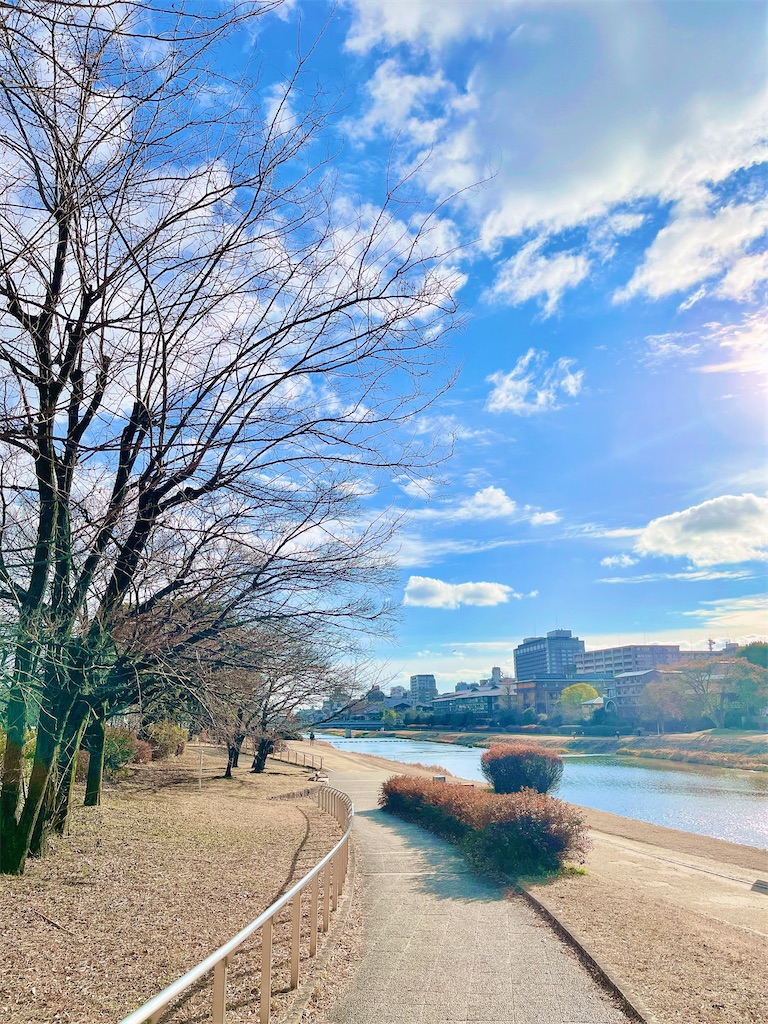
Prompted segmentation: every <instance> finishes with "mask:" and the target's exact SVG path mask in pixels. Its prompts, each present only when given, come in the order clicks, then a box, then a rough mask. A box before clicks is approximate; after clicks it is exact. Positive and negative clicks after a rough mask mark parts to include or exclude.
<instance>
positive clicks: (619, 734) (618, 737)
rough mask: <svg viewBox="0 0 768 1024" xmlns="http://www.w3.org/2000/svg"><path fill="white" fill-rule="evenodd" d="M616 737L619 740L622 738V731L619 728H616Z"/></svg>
mask: <svg viewBox="0 0 768 1024" xmlns="http://www.w3.org/2000/svg"><path fill="white" fill-rule="evenodd" d="M616 739H617V740H618V739H621V733H620V732H619V730H618V729H617V730H616Z"/></svg>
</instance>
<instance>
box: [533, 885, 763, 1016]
mask: <svg viewBox="0 0 768 1024" xmlns="http://www.w3.org/2000/svg"><path fill="white" fill-rule="evenodd" d="M702 884H705V881H703V882H702ZM535 891H537V894H540V895H542V896H545V897H546V899H547V900H548V904H549V905H551V906H552V909H553V911H555V912H556V913H557V916H558V917H559V919H560V920H561V921H562V922H563V923H564V924H565V925H566V926H568V925H572V926H573V927H574V928H575V929H576V930H577V931H578V932H579V934H580V935H582V936H583V937H584V938H585V939H587V940H588V943H589V947H590V950H591V951H592V952H593V953H594V954H596V955H597V959H598V960H599V961H600V962H601V963H602V964H605V965H606V966H608V967H609V968H610V969H611V970H612V971H613V972H615V973H616V974H617V975H618V976H619V977H622V978H624V979H625V980H626V982H627V983H628V984H629V986H630V987H631V989H632V990H633V991H634V992H636V993H637V994H638V995H639V996H640V997H641V999H642V1000H643V1001H644V1002H645V1004H646V1006H648V1007H649V1008H650V1010H651V1011H652V1012H653V1013H654V1014H655V1015H656V1017H657V1019H658V1020H659V1021H660V1022H662V1024H760V1022H761V1021H764V1020H765V1017H764V1012H765V1006H766V1000H767V999H768V991H766V978H765V954H764V951H763V950H762V949H761V948H760V943H759V942H758V941H756V937H755V935H754V934H753V933H750V932H747V931H745V930H743V929H740V928H738V927H735V926H729V925H727V924H724V923H723V922H721V921H714V920H711V919H709V918H707V917H706V916H704V915H702V914H696V913H695V912H692V911H688V912H686V911H684V910H682V909H681V908H680V907H679V906H678V905H676V904H675V903H674V902H672V901H670V900H668V899H665V898H664V896H663V895H660V894H659V893H658V892H656V891H654V890H649V888H648V887H647V885H643V884H642V883H641V882H635V881H633V879H632V878H631V877H626V878H625V879H624V880H623V882H621V883H619V884H617V883H615V882H614V883H613V884H611V885H610V886H608V885H606V884H605V880H604V879H602V878H600V877H599V876H598V875H597V874H594V873H592V872H590V871H589V870H588V872H587V875H586V876H585V877H579V878H566V879H561V880H559V881H557V882H555V883H554V884H552V885H550V886H548V887H547V888H545V889H543V890H540V891H539V890H535ZM619 922H620V924H619Z"/></svg>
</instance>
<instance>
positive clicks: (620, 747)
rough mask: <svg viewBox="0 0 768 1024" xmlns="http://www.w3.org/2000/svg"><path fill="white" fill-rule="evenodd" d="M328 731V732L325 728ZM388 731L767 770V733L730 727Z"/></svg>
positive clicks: (469, 743)
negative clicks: (566, 732)
mask: <svg viewBox="0 0 768 1024" xmlns="http://www.w3.org/2000/svg"><path fill="white" fill-rule="evenodd" d="M329 731H330V730H329ZM360 735H361V736H362V735H379V736H382V735H385V736H386V735H389V736H394V737H397V738H398V739H419V740H429V741H430V742H432V743H456V744H459V745H460V746H465V747H490V746H491V745H492V744H494V743H510V742H518V741H521V740H522V741H525V739H526V738H527V739H528V741H529V742H531V741H534V742H535V743H536V745H537V746H541V747H544V748H546V749H547V750H549V751H552V752H555V753H558V754H560V755H563V754H606V755H610V754H617V755H621V756H622V757H630V756H638V757H649V758H658V759H660V760H665V761H680V762H687V763H689V764H706V765H710V766H712V767H716V768H718V767H719V768H742V769H746V770H749V771H766V770H768V734H767V733H764V732H758V731H755V730H750V731H738V732H737V731H736V730H733V729H707V730H702V731H700V732H693V733H667V734H661V735H657V734H655V733H654V734H652V735H649V736H632V735H620V736H619V737H618V738H617V737H616V736H563V735H560V734H559V733H556V734H552V733H550V734H547V733H544V732H540V731H537V732H535V733H532V732H528V733H523V734H520V733H502V732H497V731H490V730H489V731H488V732H480V731H477V730H475V731H472V732H437V731H433V730H424V729H420V730H405V729H401V730H398V731H396V732H391V733H386V732H382V733H376V734H364V733H360Z"/></svg>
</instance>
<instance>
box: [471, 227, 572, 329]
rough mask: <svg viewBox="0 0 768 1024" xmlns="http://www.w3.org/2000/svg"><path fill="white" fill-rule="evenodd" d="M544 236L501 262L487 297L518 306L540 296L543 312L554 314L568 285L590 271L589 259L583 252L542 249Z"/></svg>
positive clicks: (549, 314)
mask: <svg viewBox="0 0 768 1024" xmlns="http://www.w3.org/2000/svg"><path fill="white" fill-rule="evenodd" d="M542 244H543V239H536V240H534V241H533V242H529V243H528V244H527V245H524V246H523V248H522V249H520V250H519V251H518V252H517V253H516V254H515V255H514V256H513V257H511V258H510V259H508V260H505V261H504V262H502V263H501V264H500V267H499V271H498V273H497V275H496V280H495V281H494V283H493V287H492V288H491V289H490V290H489V292H488V293H487V297H488V298H491V299H496V300H497V301H502V302H508V303H510V304H511V305H513V306H519V305H521V304H522V303H523V302H527V301H528V300H529V299H539V300H540V304H541V306H542V309H543V311H544V316H551V315H552V314H553V313H554V312H555V311H556V310H557V307H558V305H559V304H560V299H561V298H562V297H563V295H564V293H565V292H566V291H567V290H568V289H569V288H575V287H576V285H578V284H581V282H582V281H583V280H584V278H585V277H586V276H587V274H588V273H589V260H588V259H587V257H586V256H584V255H583V254H581V253H573V252H566V253H557V254H556V255H554V256H544V255H542V253H541V247H542Z"/></svg>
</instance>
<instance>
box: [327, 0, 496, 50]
mask: <svg viewBox="0 0 768 1024" xmlns="http://www.w3.org/2000/svg"><path fill="white" fill-rule="evenodd" d="M511 6H512V4H511V3H510V0H485V2H484V3H482V4H478V5H475V6H474V8H473V10H472V11H468V9H467V3H466V0H444V2H441V3H434V2H429V0H426V2H425V0H416V2H414V3H410V2H409V3H400V2H398V0H353V3H352V7H353V10H354V14H355V18H354V22H353V24H352V27H351V29H350V32H349V35H348V37H347V43H346V45H347V48H348V49H350V50H352V51H353V52H354V53H367V52H368V51H369V50H370V49H372V48H373V47H374V46H377V45H378V44H379V43H384V44H386V45H387V46H390V47H391V46H397V45H398V44H399V43H409V44H411V45H413V46H418V47H420V46H422V45H424V44H426V45H427V46H429V47H430V48H439V47H441V46H443V45H445V44H446V43H449V42H451V41H453V40H455V39H457V38H462V37H463V38H472V37H474V38H478V37H480V38H482V37H488V36H490V35H491V34H492V32H493V31H494V30H495V29H496V28H497V27H499V26H500V25H505V26H506V25H507V24H508V22H509V10H510V7H511ZM468 14H472V15H473V16H472V17H468V16H467V15H468Z"/></svg>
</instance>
